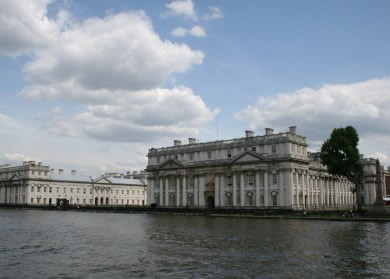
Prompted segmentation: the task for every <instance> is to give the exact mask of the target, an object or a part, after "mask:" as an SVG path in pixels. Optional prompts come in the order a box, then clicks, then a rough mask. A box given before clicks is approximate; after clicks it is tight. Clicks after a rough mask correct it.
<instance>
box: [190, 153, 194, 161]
mask: <svg viewBox="0 0 390 279" xmlns="http://www.w3.org/2000/svg"><path fill="white" fill-rule="evenodd" d="M189 155H190V161H192V160H194V153H190V154H189Z"/></svg>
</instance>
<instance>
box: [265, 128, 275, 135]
mask: <svg viewBox="0 0 390 279" xmlns="http://www.w3.org/2000/svg"><path fill="white" fill-rule="evenodd" d="M273 133H274V129H272V128H265V135H266V136H269V135H272V134H273Z"/></svg>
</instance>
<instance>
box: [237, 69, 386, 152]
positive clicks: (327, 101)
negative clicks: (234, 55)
mask: <svg viewBox="0 0 390 279" xmlns="http://www.w3.org/2000/svg"><path fill="white" fill-rule="evenodd" d="M389 92H390V78H389V77H386V78H382V79H372V80H367V81H363V82H358V83H353V84H327V85H324V86H322V87H321V88H319V89H312V88H302V89H299V90H297V91H295V92H291V93H280V94H278V95H276V96H272V97H260V98H259V99H258V101H257V103H256V104H254V105H249V106H247V107H246V108H244V109H243V110H241V111H239V112H237V113H236V114H235V117H236V119H239V120H242V121H247V122H248V123H249V127H250V128H251V129H255V130H257V129H261V130H262V129H263V128H264V127H273V128H275V130H276V131H281V132H283V131H286V130H287V127H289V126H292V125H296V126H298V133H299V134H300V135H303V136H306V137H307V140H308V141H309V144H310V145H311V147H313V146H314V147H316V148H319V146H320V145H319V142H322V141H323V140H325V139H326V138H328V137H329V135H330V133H331V131H332V130H333V128H336V127H345V126H347V125H352V126H354V127H355V128H356V129H357V131H358V133H359V136H360V138H361V141H360V147H361V152H363V153H364V152H365V153H371V154H372V153H373V149H374V150H376V151H381V152H382V153H390V149H389V147H388V141H385V140H383V139H385V138H389V136H388V135H389V134H390V125H389V119H390V110H389V107H390V94H389ZM386 142H387V143H386Z"/></svg>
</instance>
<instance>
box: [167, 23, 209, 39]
mask: <svg viewBox="0 0 390 279" xmlns="http://www.w3.org/2000/svg"><path fill="white" fill-rule="evenodd" d="M171 34H172V35H173V36H176V37H183V36H186V35H187V34H188V35H192V36H195V37H205V36H206V31H205V30H204V28H203V27H202V26H199V25H195V26H194V27H192V28H191V29H186V28H183V27H178V28H176V29H173V30H172V31H171Z"/></svg>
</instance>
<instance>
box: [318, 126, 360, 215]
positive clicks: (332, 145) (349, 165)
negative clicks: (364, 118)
mask: <svg viewBox="0 0 390 279" xmlns="http://www.w3.org/2000/svg"><path fill="white" fill-rule="evenodd" d="M358 143H359V135H358V133H357V132H356V130H355V128H354V127H352V126H347V127H345V128H335V129H333V131H332V134H331V135H330V138H329V139H327V140H326V141H325V142H324V143H323V144H322V147H321V157H320V158H321V163H322V164H323V165H325V166H327V168H328V172H329V174H331V175H335V176H344V177H346V178H348V180H349V181H351V182H352V183H353V184H355V189H354V190H353V192H354V193H355V196H356V202H357V205H358V209H359V210H360V209H361V203H360V200H359V198H358V195H357V193H358V191H357V190H358V189H359V186H360V185H361V184H362V182H363V165H362V163H361V162H360V152H359V149H358V147H357V146H358Z"/></svg>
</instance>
